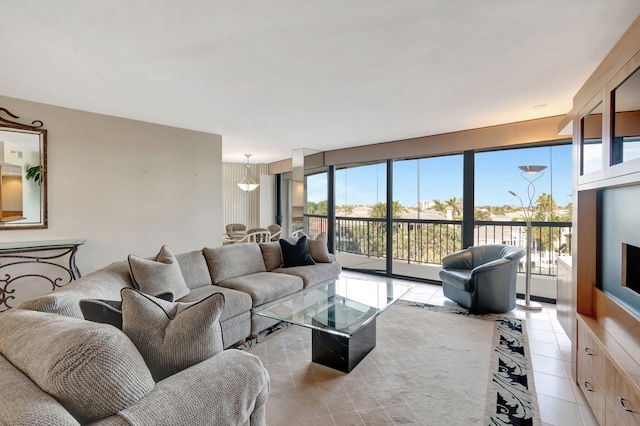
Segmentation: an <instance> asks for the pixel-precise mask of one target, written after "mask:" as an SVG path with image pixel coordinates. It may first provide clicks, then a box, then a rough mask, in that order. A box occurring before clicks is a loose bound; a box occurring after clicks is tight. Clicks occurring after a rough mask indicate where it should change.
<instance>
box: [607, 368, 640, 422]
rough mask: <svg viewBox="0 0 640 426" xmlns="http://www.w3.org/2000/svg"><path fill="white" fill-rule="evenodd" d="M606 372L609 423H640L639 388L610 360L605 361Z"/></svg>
mask: <svg viewBox="0 0 640 426" xmlns="http://www.w3.org/2000/svg"><path fill="white" fill-rule="evenodd" d="M605 374H606V383H605V390H606V395H607V397H606V399H607V402H606V418H607V424H608V425H609V424H615V425H625V426H626V425H629V426H637V425H640V394H639V390H638V389H637V388H636V387H635V386H634V385H633V384H632V383H631V382H629V381H628V379H626V378H625V377H624V376H622V375H621V374H620V372H618V370H617V369H616V368H615V367H614V366H613V364H611V363H610V362H606V363H605Z"/></svg>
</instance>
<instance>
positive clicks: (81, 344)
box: [0, 309, 155, 423]
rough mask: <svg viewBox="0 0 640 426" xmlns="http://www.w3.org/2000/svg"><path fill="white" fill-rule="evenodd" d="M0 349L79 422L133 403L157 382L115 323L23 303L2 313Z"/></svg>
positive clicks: (113, 412)
mask: <svg viewBox="0 0 640 426" xmlns="http://www.w3.org/2000/svg"><path fill="white" fill-rule="evenodd" d="M0 336H2V338H1V339H0V353H2V355H3V356H4V357H5V358H7V360H9V361H10V362H11V363H12V364H13V365H14V366H15V367H17V368H18V369H20V370H21V371H22V372H23V373H24V374H25V375H27V376H28V377H29V378H30V379H31V380H32V381H33V382H35V383H36V384H37V385H38V386H39V387H40V388H41V389H42V390H44V391H45V392H47V393H48V394H49V395H51V396H53V397H54V398H56V399H57V400H58V401H59V402H60V403H61V404H62V405H63V406H64V407H65V408H66V409H67V410H68V411H69V412H70V413H71V414H72V415H73V416H74V417H75V418H76V419H78V420H79V421H80V423H89V422H91V421H96V420H99V419H102V418H105V417H108V416H111V415H113V414H115V413H117V412H118V411H120V410H122V409H124V408H126V407H128V406H130V405H131V404H134V403H135V402H137V401H138V400H140V399H141V398H143V397H144V396H145V395H147V394H148V393H149V392H151V391H152V390H153V387H154V386H155V383H154V381H153V378H152V377H151V373H150V372H149V369H148V368H147V366H146V364H145V362H144V360H143V359H142V356H140V353H139V352H138V351H137V350H136V348H135V346H134V345H133V343H131V340H129V338H127V336H126V335H125V334H124V333H122V332H121V331H120V330H118V329H117V328H115V327H112V326H110V325H106V324H97V323H94V322H90V321H84V320H80V319H76V318H70V317H65V316H61V315H55V314H48V313H43V312H36V311H29V310H24V309H11V310H9V311H7V312H3V313H2V314H1V315H0Z"/></svg>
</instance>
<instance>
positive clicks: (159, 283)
mask: <svg viewBox="0 0 640 426" xmlns="http://www.w3.org/2000/svg"><path fill="white" fill-rule="evenodd" d="M129 268H130V269H131V280H132V281H133V285H134V286H135V288H137V289H138V290H140V291H141V292H143V293H146V294H149V295H151V296H157V295H159V294H163V293H171V294H173V298H174V300H176V299H180V298H181V297H184V296H186V295H187V294H189V287H187V283H186V282H185V281H184V277H183V276H182V271H181V270H180V265H179V264H178V260H177V259H176V257H175V256H174V255H173V253H171V250H169V247H167V246H162V248H161V249H160V252H159V253H158V254H157V255H156V256H155V257H154V258H153V259H144V258H141V257H138V256H134V255H132V254H130V255H129Z"/></svg>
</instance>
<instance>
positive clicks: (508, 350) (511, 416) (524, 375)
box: [396, 300, 541, 426]
mask: <svg viewBox="0 0 640 426" xmlns="http://www.w3.org/2000/svg"><path fill="white" fill-rule="evenodd" d="M396 303H397V304H400V305H403V306H410V307H414V308H420V309H426V310H429V311H432V312H439V313H445V314H455V315H462V316H466V317H470V318H475V319H479V320H485V321H493V322H495V323H496V332H497V335H498V338H497V339H495V341H494V348H493V351H494V355H495V356H494V357H492V363H493V366H492V372H491V373H490V374H491V378H492V385H493V388H494V390H493V391H491V393H490V394H489V395H488V398H489V400H490V401H491V400H493V401H495V404H496V405H495V406H496V408H495V411H493V410H490V408H491V407H489V410H487V411H488V412H490V414H489V415H488V420H487V422H486V424H489V425H495V426H503V425H517V426H534V425H536V426H537V425H540V424H541V420H540V416H539V413H538V409H537V407H538V401H537V397H536V392H535V385H534V379H533V369H532V367H531V354H530V352H529V339H528V335H527V329H526V325H525V324H526V320H525V319H521V318H514V317H509V316H505V315H499V314H474V313H472V312H469V311H467V310H464V309H459V308H455V307H449V306H439V305H431V304H428V303H421V302H412V301H408V300H399V301H398V302H396ZM492 394H495V397H492V396H491V395H492Z"/></svg>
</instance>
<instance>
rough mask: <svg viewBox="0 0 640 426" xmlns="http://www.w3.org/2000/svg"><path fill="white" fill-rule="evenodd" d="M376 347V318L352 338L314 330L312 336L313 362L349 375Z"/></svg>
mask: <svg viewBox="0 0 640 426" xmlns="http://www.w3.org/2000/svg"><path fill="white" fill-rule="evenodd" d="M375 347H376V319H375V318H374V319H373V320H372V321H371V322H370V323H369V324H367V325H365V326H364V327H362V328H361V329H360V330H358V331H356V332H355V333H354V334H353V335H352V336H351V338H347V337H343V336H336V335H335V334H331V333H327V332H324V331H321V330H315V329H314V330H312V335H311V360H312V361H313V362H317V363H318V364H322V365H324V366H327V367H331V368H333V369H336V370H340V371H343V372H345V373H349V372H351V370H353V369H354V368H355V367H356V365H358V363H359V362H360V361H362V359H363V358H364V357H365V356H366V355H367V354H368V353H369V352H371V349H373V348H375Z"/></svg>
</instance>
